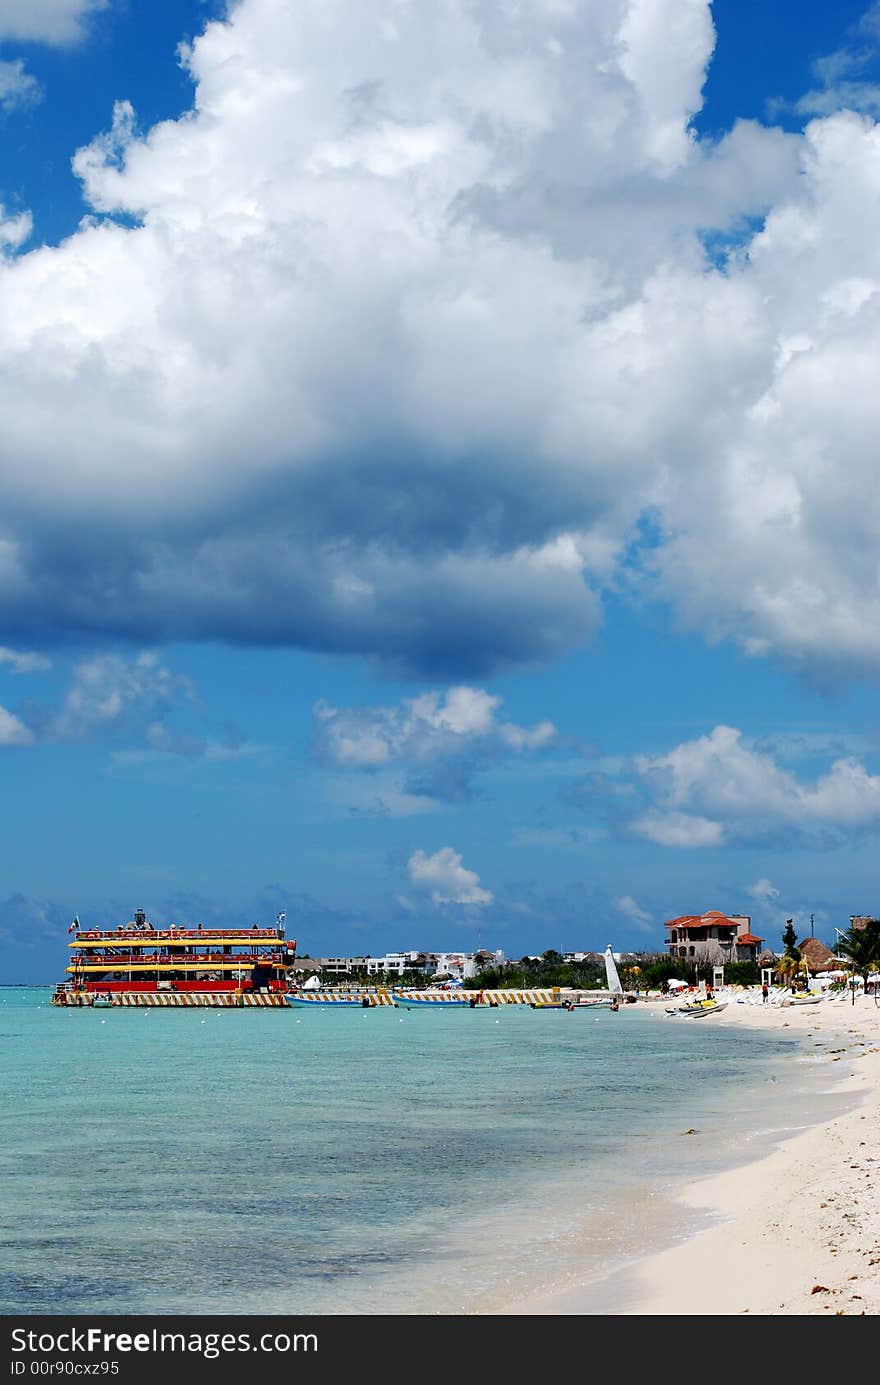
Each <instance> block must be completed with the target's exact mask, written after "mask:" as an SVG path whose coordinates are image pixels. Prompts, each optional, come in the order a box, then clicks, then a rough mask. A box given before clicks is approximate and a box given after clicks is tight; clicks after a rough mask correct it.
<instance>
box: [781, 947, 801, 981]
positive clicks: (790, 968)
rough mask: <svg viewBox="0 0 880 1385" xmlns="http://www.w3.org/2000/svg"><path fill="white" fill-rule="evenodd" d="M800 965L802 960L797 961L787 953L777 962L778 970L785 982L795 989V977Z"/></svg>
mask: <svg viewBox="0 0 880 1385" xmlns="http://www.w3.org/2000/svg"><path fill="white" fill-rule="evenodd" d="M799 966H800V962H799V961H795V959H794V957H789V956H788V954H787V953H786V954H785V956H783V957H780V958H779V959H778V960H777V962H776V971H777V973H778V975H779V976H781V977H782V981H783V984H784V985H790V986H791V988H792V990H794V977H795V976H796V974H797V971H798V968H799Z"/></svg>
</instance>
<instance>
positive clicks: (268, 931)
mask: <svg viewBox="0 0 880 1385" xmlns="http://www.w3.org/2000/svg"><path fill="white" fill-rule="evenodd" d="M116 938H119V939H120V940H122V941H123V942H140V943H143V944H144V946H147V947H148V946H150V944H151V942H152V941H153V940H154V939H155V940H157V941H162V942H166V941H171V940H176V941H178V942H180V941H185V942H194V943H197V942H201V941H203V940H209V939H215V938H241V939H242V940H243V941H246V940H250V939H254V938H269V939H272V940H273V941H274V942H283V940H284V934H283V933H282V931H281V929H280V928H111V929H108V930H104V929H99V928H90V929H80V931H79V932H78V933H77V935H76V939H75V941H76V942H102V941H107V942H109V941H110V940H111V939H116ZM148 940H149V941H148Z"/></svg>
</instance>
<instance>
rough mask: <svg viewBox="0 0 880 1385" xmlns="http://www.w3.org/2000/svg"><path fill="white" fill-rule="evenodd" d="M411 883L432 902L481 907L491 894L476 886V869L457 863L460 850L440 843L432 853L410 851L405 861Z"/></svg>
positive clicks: (478, 881)
mask: <svg viewBox="0 0 880 1385" xmlns="http://www.w3.org/2000/svg"><path fill="white" fill-rule="evenodd" d="M407 870H408V871H409V878H410V882H411V884H412V885H413V886H414V888H415V889H417V890H420V891H422V892H423V893H425V894H429V895H430V896H431V900H432V902H433V903H434V904H460V905H465V906H467V907H468V908H472V909H482V908H484V907H485V905H487V904H491V903H492V900H493V898H494V896H493V895H492V892H491V891H490V890H484V889H483V887H482V886H481V885H480V877H479V875H477V873H476V871H474V870H468V869H467V868H466V867H465V866H463V865H462V864H461V853H460V852H458V851H455V850H454V849H453V847H451V846H443V847H441V848H440V850H439V851H435V852H434V854H433V856H427V855H426V854H425V852H424V851H422V850H419V851H414V852H413V854H412V856H410V858H409V861H408V862H407Z"/></svg>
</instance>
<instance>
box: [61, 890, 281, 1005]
mask: <svg viewBox="0 0 880 1385" xmlns="http://www.w3.org/2000/svg"><path fill="white" fill-rule="evenodd" d="M283 921H284V915H283V914H279V915H278V919H277V921H276V926H275V927H274V928H258V927H257V925H256V924H254V926H253V927H252V928H202V926H201V924H199V925H198V926H197V927H196V928H183V927H174V928H162V929H157V928H154V927H153V925H152V924H151V923H150V922H149V920H148V919H147V916H146V914H145V913H144V911H143V909H138V910H137V912H136V913H135V916H134V918H133V919H132V921H131V922H130V923H128V924H126V925H125V926H124V927H123V926H121V925H120V927H119V928H116V929H111V930H106V931H105V930H101V929H96V928H95V929H82V928H80V926H79V922H78V920H75V921H74V924H73V925H72V927H71V929H70V930H69V931H70V932H72V933H73V934H74V938H73V941H72V942H71V943H70V944H69V947H70V949H71V959H70V965H69V966H68V967H67V969H66V970H67V972H68V974H69V975H70V980H69V981H63V982H61V983H60V984H59V985H58V986H57V987H56V988H55V992H54V994H53V996H52V1004H53V1005H59V1006H64V1007H68V1008H82V1007H84V1006H88V1007H89V1008H91V1007H94V1006H97V1007H98V1008H100V1009H103V1008H107V1007H110V1006H149V1007H152V1008H155V1009H169V1008H177V1009H183V1008H188V1007H191V1006H211V1007H213V1008H218V1009H229V1008H233V1007H234V1008H239V1007H248V1008H250V1007H258V1008H261V1009H274V1010H286V1009H287V1000H286V992H287V971H288V968H289V967H290V965H291V964H292V962H293V960H294V958H295V956H296V942H295V941H294V940H293V939H290V940H285V937H284V927H283Z"/></svg>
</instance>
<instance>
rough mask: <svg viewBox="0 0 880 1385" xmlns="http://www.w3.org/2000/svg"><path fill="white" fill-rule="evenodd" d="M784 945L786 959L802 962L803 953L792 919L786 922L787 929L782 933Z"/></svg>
mask: <svg viewBox="0 0 880 1385" xmlns="http://www.w3.org/2000/svg"><path fill="white" fill-rule="evenodd" d="M782 945H783V947H784V948H785V955H786V957H790V958H791V960H792V961H793V962H799V961H800V960H801V951H800V948H799V947H798V946H797V933H795V931H794V923H793V922H792V920H791V919H786V920H785V928H784V930H783V933H782Z"/></svg>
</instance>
